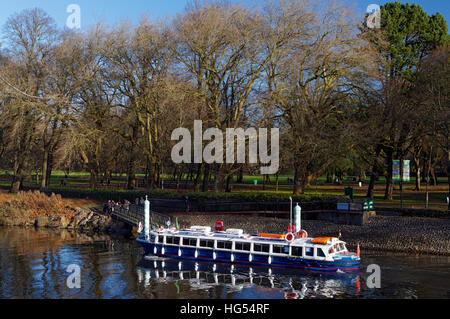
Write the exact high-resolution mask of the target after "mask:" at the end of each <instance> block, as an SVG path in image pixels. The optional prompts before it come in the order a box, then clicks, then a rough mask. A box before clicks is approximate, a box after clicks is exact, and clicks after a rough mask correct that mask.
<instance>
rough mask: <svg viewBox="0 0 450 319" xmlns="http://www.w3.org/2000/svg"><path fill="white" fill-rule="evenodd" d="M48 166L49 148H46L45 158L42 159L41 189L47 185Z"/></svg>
mask: <svg viewBox="0 0 450 319" xmlns="http://www.w3.org/2000/svg"><path fill="white" fill-rule="evenodd" d="M47 167H48V150H44V158H43V160H42V180H41V189H44V188H46V187H47Z"/></svg>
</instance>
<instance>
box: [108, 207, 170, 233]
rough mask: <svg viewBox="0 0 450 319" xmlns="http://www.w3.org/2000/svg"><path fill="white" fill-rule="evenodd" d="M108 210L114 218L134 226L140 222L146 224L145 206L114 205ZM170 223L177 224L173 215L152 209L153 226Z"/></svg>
mask: <svg viewBox="0 0 450 319" xmlns="http://www.w3.org/2000/svg"><path fill="white" fill-rule="evenodd" d="M108 212H109V213H110V214H111V216H112V217H113V218H115V219H117V220H119V221H121V222H124V223H127V224H129V225H132V226H138V225H139V223H142V225H144V223H145V210H144V207H142V206H139V205H130V206H128V207H123V206H112V207H111V208H109V211H108ZM170 225H173V226H174V225H175V223H174V221H173V218H172V217H169V216H166V215H163V214H159V213H157V212H154V211H150V227H151V228H161V227H168V226H170Z"/></svg>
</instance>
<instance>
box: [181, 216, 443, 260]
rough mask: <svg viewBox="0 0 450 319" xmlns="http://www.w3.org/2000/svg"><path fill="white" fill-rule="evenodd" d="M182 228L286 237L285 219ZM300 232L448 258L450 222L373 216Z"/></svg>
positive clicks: (307, 223)
mask: <svg viewBox="0 0 450 319" xmlns="http://www.w3.org/2000/svg"><path fill="white" fill-rule="evenodd" d="M177 218H178V221H179V222H180V223H182V224H184V225H204V226H211V227H212V228H213V229H214V228H215V223H216V221H219V220H220V221H224V223H225V228H240V229H244V231H245V232H247V233H250V234H257V233H261V232H264V233H274V234H284V233H286V229H287V225H288V223H289V221H288V220H286V219H277V218H270V217H253V216H230V215H228V216H227V215H225V216H224V215H190V216H182V215H177ZM302 228H303V229H305V230H307V231H308V234H309V236H310V237H318V236H332V237H337V236H338V235H339V233H341V234H342V239H343V240H344V241H346V242H347V243H348V246H349V248H350V249H355V248H356V245H357V244H358V243H359V244H360V246H361V249H362V250H370V251H382V252H399V253H409V254H431V255H440V256H450V219H448V218H445V219H444V218H443V219H440V218H422V217H404V216H374V217H371V218H370V219H369V220H368V222H367V223H366V224H365V225H364V226H352V225H337V224H334V223H331V222H326V221H317V220H303V221H302Z"/></svg>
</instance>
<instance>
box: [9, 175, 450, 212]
mask: <svg viewBox="0 0 450 319" xmlns="http://www.w3.org/2000/svg"><path fill="white" fill-rule="evenodd" d="M2 173H3V174H2ZM0 175H3V177H2V178H1V179H0V187H2V188H4V189H7V188H9V187H10V181H8V180H6V179H5V176H4V171H0ZM9 175H10V176H11V172H9ZM64 176H65V172H63V171H54V172H53V174H52V176H51V179H50V187H49V188H50V189H51V190H55V191H58V192H60V193H64V194H65V195H64V194H63V196H67V197H70V196H73V197H75V198H86V197H89V198H91V199H98V200H107V199H122V200H123V199H125V198H126V199H128V200H130V201H134V198H136V197H142V196H144V195H145V194H149V192H148V191H146V190H145V189H140V190H138V191H132V192H129V191H126V190H122V189H123V188H124V187H125V185H126V176H125V175H122V176H120V175H118V174H113V179H112V180H111V185H110V186H109V187H105V186H100V187H102V188H104V189H97V190H90V189H89V187H90V183H89V177H90V175H89V173H87V172H71V173H70V175H69V178H68V180H67V186H65V187H61V181H62V180H63V179H64ZM144 176H145V174H143V173H139V174H137V177H138V178H140V179H143V178H144ZM119 177H120V178H119ZM187 177H188V175H187V174H185V175H184V177H183V178H184V179H186V178H187ZM171 178H172V176H171V175H169V174H166V175H164V179H165V180H166V181H167V180H170V179H171ZM263 178H264V177H263V176H259V175H255V176H251V175H246V176H244V178H243V184H236V181H237V177H234V183H233V192H232V193H223V194H220V193H219V194H216V193H212V192H209V193H192V192H190V191H180V192H178V191H175V190H169V191H161V190H157V191H152V192H150V193H151V194H150V195H154V196H158V197H162V198H174V197H178V198H180V197H182V195H184V194H187V195H188V196H190V197H191V199H193V200H215V199H231V198H238V199H243V200H277V199H278V200H287V199H288V198H289V197H290V196H292V190H293V186H292V185H287V182H288V179H289V178H290V179H292V178H293V176H292V175H289V174H283V175H280V176H279V185H278V187H277V186H276V185H275V183H276V178H275V176H271V178H270V181H271V183H270V184H267V185H263ZM254 180H257V181H258V184H257V185H254V182H253V181H254ZM369 181H370V179H369V178H367V180H366V181H365V182H364V187H363V188H359V186H358V183H357V182H355V181H348V180H347V179H346V180H344V183H343V184H342V185H334V184H326V177H325V176H323V177H321V178H320V179H318V180H317V181H313V182H312V183H311V186H310V187H308V188H307V189H306V191H305V194H304V195H301V196H299V197H297V198H299V199H301V200H307V199H311V198H317V199H323V198H331V197H343V196H344V187H346V186H352V187H354V190H355V201H356V202H362V201H364V200H365V199H366V193H367V185H368V183H369ZM439 183H440V184H439V185H438V186H430V187H429V190H430V207H431V208H434V209H442V210H446V209H447V204H446V198H447V196H448V181H447V178H445V177H440V178H439ZM24 185H25V187H30V188H39V186H40V185H39V184H37V183H36V180H35V177H33V178H28V179H26V180H25V183H24ZM403 185H404V194H403V204H404V206H405V207H424V206H425V192H424V190H425V185H424V184H422V187H423V189H422V191H421V192H416V191H414V188H415V178H414V177H413V178H412V179H411V181H410V182H409V183H404V184H403ZM384 188H385V178H384V177H380V179H379V180H378V181H377V182H376V185H375V195H374V199H375V202H376V205H378V206H384V207H400V192H399V185H398V183H395V190H394V198H393V200H384ZM277 189H278V190H277ZM183 192H184V193H183Z"/></svg>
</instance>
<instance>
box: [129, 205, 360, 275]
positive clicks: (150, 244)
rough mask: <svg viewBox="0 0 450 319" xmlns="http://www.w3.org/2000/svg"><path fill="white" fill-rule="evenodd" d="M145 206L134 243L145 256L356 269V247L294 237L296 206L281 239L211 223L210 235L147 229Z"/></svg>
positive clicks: (206, 230) (202, 229)
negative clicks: (213, 227)
mask: <svg viewBox="0 0 450 319" xmlns="http://www.w3.org/2000/svg"><path fill="white" fill-rule="evenodd" d="M145 206H146V221H145V228H144V229H145V231H144V232H143V233H142V234H141V235H140V236H139V238H138V239H137V241H138V242H139V244H141V245H142V247H143V248H144V251H145V254H148V255H155V256H159V257H166V258H174V259H180V260H191V261H198V262H212V263H231V264H246V265H250V266H268V267H282V268H299V269H305V270H312V271H325V272H339V271H352V270H357V269H359V265H360V263H361V258H360V250H359V246H358V249H357V252H356V253H352V252H349V251H348V250H347V248H346V243H345V242H344V241H342V240H340V239H339V238H336V237H317V238H309V237H308V234H307V232H306V231H304V230H301V231H299V232H295V229H301V226H300V217H299V216H300V213H301V209H300V207H299V206H298V205H297V207H296V208H295V211H296V225H295V226H294V225H292V223H291V224H290V226H289V227H288V232H287V233H286V234H284V235H277V234H264V233H261V234H258V235H249V234H245V233H244V231H243V230H242V229H227V230H225V229H224V227H223V226H224V225H223V222H217V223H216V229H215V230H214V231H213V230H212V229H211V227H207V226H192V227H190V228H189V229H184V230H177V229H175V228H166V229H164V228H160V229H156V230H150V227H149V222H148V219H149V216H148V215H149V211H150V209H149V206H150V204H149V202H148V201H146V205H145ZM291 211H292V209H291ZM291 220H292V218H291Z"/></svg>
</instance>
